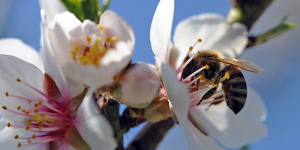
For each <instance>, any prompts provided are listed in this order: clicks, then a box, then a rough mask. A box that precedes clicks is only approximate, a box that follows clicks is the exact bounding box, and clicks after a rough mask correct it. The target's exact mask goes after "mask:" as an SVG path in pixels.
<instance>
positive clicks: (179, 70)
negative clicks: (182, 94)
mask: <svg viewBox="0 0 300 150" xmlns="http://www.w3.org/2000/svg"><path fill="white" fill-rule="evenodd" d="M193 59H194V56H192V57H190V58H189V59H188V60H187V61H186V62H185V63H184V64H183V65H181V66H180V67H179V68H178V69H177V71H176V73H177V74H178V73H179V72H181V71H182V70H183V69H184V68H185V67H186V66H187V65H188V64H189V63H190V62H191V61H192V60H193Z"/></svg>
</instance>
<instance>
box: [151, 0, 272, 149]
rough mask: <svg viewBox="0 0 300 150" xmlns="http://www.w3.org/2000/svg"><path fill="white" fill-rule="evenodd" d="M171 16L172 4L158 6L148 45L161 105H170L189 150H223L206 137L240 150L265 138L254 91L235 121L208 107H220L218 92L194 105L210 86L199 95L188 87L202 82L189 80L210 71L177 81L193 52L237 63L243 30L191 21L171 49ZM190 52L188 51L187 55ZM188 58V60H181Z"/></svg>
mask: <svg viewBox="0 0 300 150" xmlns="http://www.w3.org/2000/svg"><path fill="white" fill-rule="evenodd" d="M173 12H174V0H161V1H160V2H159V4H158V6H157V9H156V12H155V14H154V17H153V20H152V25H151V30H150V40H151V46H152V50H153V53H154V54H155V57H156V60H157V66H158V68H159V72H160V75H161V79H162V83H163V85H164V90H165V91H166V93H167V95H166V97H165V99H169V101H170V103H171V105H172V109H173V110H174V113H175V115H174V116H173V118H175V119H176V121H178V123H179V125H180V126H183V127H184V130H185V133H186V137H187V139H188V142H189V145H190V147H191V149H207V150H210V149H214V150H215V149H223V148H221V147H220V146H219V145H218V144H217V143H216V142H215V141H214V140H213V139H211V138H210V137H209V136H212V137H214V138H215V139H216V140H217V141H218V142H219V143H220V144H221V145H223V146H225V147H230V148H239V147H241V146H243V145H245V144H248V143H250V142H254V141H257V140H258V139H260V138H262V137H264V136H265V135H266V134H267V129H266V127H265V126H264V124H263V123H262V121H264V119H265V118H266V112H265V107H264V105H263V102H262V101H261V99H260V98H259V96H258V95H257V94H256V93H255V92H254V91H252V90H248V98H247V102H246V104H245V106H244V108H243V109H242V111H241V112H240V113H238V114H237V115H235V114H234V113H233V112H232V111H231V110H230V109H229V108H228V107H227V106H226V103H225V102H223V103H221V104H219V105H211V104H215V103H216V102H220V100H218V101H215V98H216V97H218V96H220V95H222V94H224V93H223V91H222V90H221V91H220V92H217V93H216V94H214V95H213V96H212V97H211V98H209V99H207V100H205V101H203V102H202V103H201V104H200V105H199V106H197V105H196V104H197V103H198V102H199V101H200V100H201V98H202V97H203V95H204V94H205V93H206V92H207V91H208V90H209V89H210V86H211V85H209V84H206V85H201V86H200V89H198V90H193V88H195V87H194V85H193V83H195V82H197V81H198V80H199V79H200V78H201V77H197V78H195V79H192V77H194V76H195V75H196V74H197V73H199V72H200V71H202V70H203V69H208V67H209V66H203V67H202V68H198V69H196V70H195V71H194V72H193V73H191V74H190V75H188V76H187V77H186V78H184V79H181V77H182V76H181V75H182V71H183V70H184V69H185V67H186V66H187V65H188V64H189V62H190V61H191V60H192V59H193V57H195V56H196V55H197V53H198V52H203V51H210V50H217V51H219V52H220V53H221V54H223V56H224V57H226V58H238V57H239V56H240V55H241V54H242V53H243V50H244V48H245V45H246V43H247V31H246V28H245V26H243V25H241V24H233V25H229V24H227V22H226V19H224V18H223V17H221V16H219V15H217V14H202V15H196V16H192V17H190V18H187V19H185V20H183V21H181V22H180V23H179V25H178V26H177V28H176V30H175V34H174V39H173V40H174V45H172V43H171V28H172V20H173ZM199 38H201V39H202V43H200V44H198V45H194V43H195V42H197V41H198V42H200V41H201V40H200V39H199ZM190 46H192V48H193V49H189V48H190ZM187 55H189V57H190V58H189V59H186V58H187ZM162 91H163V90H162ZM210 105H211V106H210ZM208 107H209V109H208Z"/></svg>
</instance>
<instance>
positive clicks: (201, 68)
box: [181, 67, 205, 83]
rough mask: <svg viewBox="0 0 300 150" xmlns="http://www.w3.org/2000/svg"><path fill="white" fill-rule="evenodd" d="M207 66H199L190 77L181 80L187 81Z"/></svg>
mask: <svg viewBox="0 0 300 150" xmlns="http://www.w3.org/2000/svg"><path fill="white" fill-rule="evenodd" d="M204 68H205V67H201V68H199V69H198V70H196V71H195V72H193V73H192V74H190V75H189V76H188V77H186V78H185V79H184V80H182V81H181V82H183V83H184V82H185V81H187V80H188V79H190V78H191V77H193V76H195V75H196V74H197V73H199V72H200V71H202V70H203V69H204Z"/></svg>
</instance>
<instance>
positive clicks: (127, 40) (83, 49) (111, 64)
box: [41, 10, 135, 89]
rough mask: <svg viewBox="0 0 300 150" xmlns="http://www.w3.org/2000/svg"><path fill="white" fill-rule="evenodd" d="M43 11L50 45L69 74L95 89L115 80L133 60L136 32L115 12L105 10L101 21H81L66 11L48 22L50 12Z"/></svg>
mask: <svg viewBox="0 0 300 150" xmlns="http://www.w3.org/2000/svg"><path fill="white" fill-rule="evenodd" d="M41 12H42V18H43V28H44V29H45V30H46V31H45V34H46V36H45V38H47V39H46V40H49V42H50V44H49V47H48V48H49V50H50V51H51V54H52V55H53V57H54V59H55V61H56V63H57V64H58V65H59V67H60V68H61V70H62V72H63V73H64V74H65V75H66V76H67V77H68V78H70V79H72V80H74V81H76V82H79V83H83V84H85V85H87V86H90V87H93V88H94V89H95V88H98V87H101V86H104V85H108V84H110V83H113V82H114V78H115V77H116V76H117V75H118V74H119V73H120V72H121V71H122V70H123V69H124V68H125V67H126V66H127V65H128V64H129V63H130V61H131V54H132V52H133V49H134V44H135V37H134V33H133V30H132V29H131V27H130V25H129V24H128V23H127V22H126V21H125V20H123V19H122V18H121V17H120V16H119V15H117V14H116V13H115V12H113V11H110V10H106V11H105V12H104V13H103V14H102V15H101V17H100V24H96V23H94V22H92V21H91V20H85V21H84V22H81V21H80V20H78V19H77V18H76V17H75V15H74V14H72V13H70V12H67V11H66V12H63V13H59V14H56V15H55V16H54V19H53V21H52V22H51V23H50V24H49V23H47V17H48V16H47V14H48V13H47V12H45V11H44V10H42V11H41Z"/></svg>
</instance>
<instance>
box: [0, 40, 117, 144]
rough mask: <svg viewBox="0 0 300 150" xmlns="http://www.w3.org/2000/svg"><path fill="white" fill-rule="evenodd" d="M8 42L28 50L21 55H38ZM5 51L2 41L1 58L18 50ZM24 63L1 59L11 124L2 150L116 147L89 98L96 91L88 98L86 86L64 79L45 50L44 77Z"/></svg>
mask: <svg viewBox="0 0 300 150" xmlns="http://www.w3.org/2000/svg"><path fill="white" fill-rule="evenodd" d="M9 43H10V44H14V45H13V46H12V47H18V48H19V50H24V51H23V52H22V53H23V54H25V55H27V56H29V55H30V54H34V53H32V52H29V51H34V50H32V49H31V50H30V48H29V47H28V46H26V45H24V44H23V43H21V42H19V41H17V40H13V39H11V40H10V42H9ZM3 45H4V46H3ZM4 47H7V42H6V43H4V42H3V41H0V48H1V50H0V51H1V52H2V53H5V52H4V51H10V50H14V49H4V50H3V49H2V48H4ZM25 50H29V51H25ZM19 52H21V51H19ZM36 57H38V55H36V54H34V55H31V58H32V59H33V60H38V58H36ZM23 58H24V57H22V56H21V59H23ZM21 59H19V58H17V57H14V56H11V55H4V54H0V61H1V63H0V73H1V75H0V83H1V85H2V86H1V88H0V91H1V92H0V93H2V94H1V95H0V104H1V107H2V109H1V110H0V113H1V115H2V118H3V120H4V121H6V122H7V127H5V128H4V129H3V130H2V131H1V132H0V144H1V149H7V150H9V149H17V148H18V147H19V148H21V149H28V150H33V149H36V150H43V149H44V150H54V149H61V150H68V149H105V150H107V149H114V148H115V147H116V143H115V141H114V137H113V131H112V128H111V127H110V125H109V123H108V121H107V120H106V119H105V117H104V116H102V115H101V114H100V113H99V112H98V109H97V107H96V105H95V101H94V99H93V98H92V97H91V95H92V94H91V92H93V90H89V91H88V92H87V94H86V90H84V87H83V85H82V84H77V83H75V82H71V81H70V80H68V79H66V78H65V77H64V76H63V74H62V73H61V71H60V70H59V68H58V67H57V66H56V64H55V63H54V61H53V58H51V57H49V52H48V51H47V50H46V49H44V64H45V65H44V68H45V73H44V74H43V72H42V71H41V70H40V69H38V68H37V67H36V66H35V65H33V64H32V62H31V63H28V62H26V61H24V60H21ZM85 95H86V96H85Z"/></svg>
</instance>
